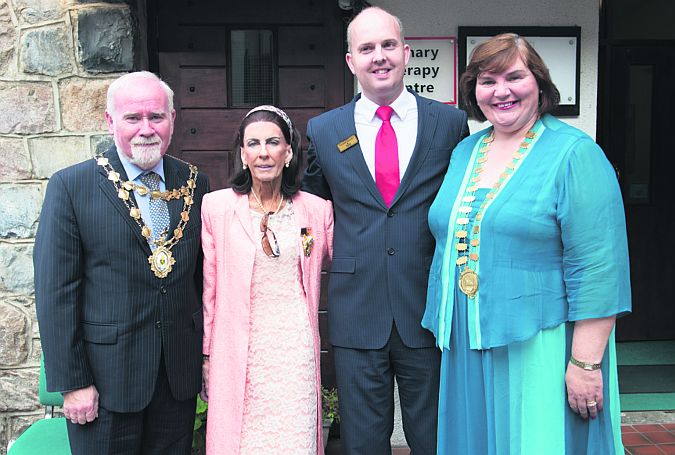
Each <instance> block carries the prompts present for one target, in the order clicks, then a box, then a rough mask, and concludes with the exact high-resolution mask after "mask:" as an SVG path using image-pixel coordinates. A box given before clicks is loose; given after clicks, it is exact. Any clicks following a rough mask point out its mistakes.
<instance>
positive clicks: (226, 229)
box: [201, 189, 333, 455]
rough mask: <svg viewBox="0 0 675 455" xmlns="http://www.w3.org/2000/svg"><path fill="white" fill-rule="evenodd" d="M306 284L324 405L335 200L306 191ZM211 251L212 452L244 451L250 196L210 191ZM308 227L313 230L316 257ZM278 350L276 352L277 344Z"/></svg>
mask: <svg viewBox="0 0 675 455" xmlns="http://www.w3.org/2000/svg"><path fill="white" fill-rule="evenodd" d="M293 210H294V214H295V223H296V225H297V226H296V227H297V232H298V243H297V245H298V254H299V257H300V258H301V259H300V272H301V280H302V286H303V289H304V291H305V295H306V296H307V311H308V312H309V320H310V325H311V329H312V334H313V337H314V351H315V354H314V356H315V361H316V375H317V377H316V384H317V392H316V393H317V403H321V393H320V390H319V386H320V384H321V368H320V365H319V358H320V357H319V356H320V348H321V344H320V340H319V327H318V308H319V295H320V290H321V268H322V263H323V262H324V261H327V260H330V258H331V257H332V247H333V245H332V243H333V209H332V204H331V203H330V202H329V201H325V200H323V199H321V198H319V197H316V196H314V195H311V194H308V193H303V192H298V193H297V194H296V195H294V196H293ZM201 213H202V248H203V250H204V296H203V300H204V345H203V352H204V354H208V355H210V365H211V367H210V372H209V378H208V383H209V413H208V418H207V430H206V448H207V454H213V455H216V454H237V453H239V447H240V441H241V429H242V417H243V405H244V393H245V385H246V363H247V358H248V347H249V314H250V291H251V280H252V273H253V261H254V257H255V249H256V243H257V242H260V233H259V232H253V229H252V226H251V216H250V213H249V203H248V197H247V196H245V195H239V194H237V193H235V192H234V191H232V190H230V189H227V190H220V191H215V192H213V193H209V194H207V195H206V196H205V197H204V200H203V202H202V212H201ZM301 228H311V235H312V237H313V238H314V245H313V247H312V249H311V253H310V255H309V256H305V254H304V251H303V246H302V236H301V235H300V232H301ZM270 348H272V349H273V346H271V347H270ZM316 418H317V429H318V431H317V435H316V437H317V453H318V454H319V455H320V454H322V453H323V443H322V439H321V406H317V416H316Z"/></svg>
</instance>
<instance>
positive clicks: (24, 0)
mask: <svg viewBox="0 0 675 455" xmlns="http://www.w3.org/2000/svg"><path fill="white" fill-rule="evenodd" d="M14 11H16V15H17V16H18V17H19V18H20V19H21V20H22V21H23V22H25V23H28V24H35V23H37V22H43V21H52V20H55V19H58V18H60V17H62V16H63V15H64V13H65V9H64V8H63V1H62V0H14Z"/></svg>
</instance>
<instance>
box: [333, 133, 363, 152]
mask: <svg viewBox="0 0 675 455" xmlns="http://www.w3.org/2000/svg"><path fill="white" fill-rule="evenodd" d="M358 143H359V139H358V138H357V137H356V135H355V134H352V135H351V136H349V137H348V138H347V139H345V140H344V141H342V142H339V143H338V145H337V148H338V150H339V151H340V153H342V152H344V151H345V150H347V149H348V148H350V147H354V146H355V145H356V144H358Z"/></svg>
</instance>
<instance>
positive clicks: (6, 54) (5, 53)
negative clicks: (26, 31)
mask: <svg viewBox="0 0 675 455" xmlns="http://www.w3.org/2000/svg"><path fill="white" fill-rule="evenodd" d="M15 39H16V27H14V24H13V23H12V17H11V16H10V11H9V5H8V4H7V2H6V1H0V74H5V72H6V71H7V66H9V63H10V62H11V60H12V56H13V54H14V41H15Z"/></svg>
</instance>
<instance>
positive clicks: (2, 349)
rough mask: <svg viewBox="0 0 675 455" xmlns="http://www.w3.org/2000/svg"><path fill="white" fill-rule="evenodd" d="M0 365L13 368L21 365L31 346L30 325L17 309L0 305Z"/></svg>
mask: <svg viewBox="0 0 675 455" xmlns="http://www.w3.org/2000/svg"><path fill="white" fill-rule="evenodd" d="M0 326H1V327H2V331H1V332H0V365H3V366H15V365H19V364H21V363H23V362H24V361H25V360H26V359H27V358H28V355H29V354H30V348H31V345H32V333H30V326H31V323H30V321H29V319H28V317H27V315H26V313H24V312H23V311H21V310H20V309H19V308H17V307H15V306H12V305H7V304H3V303H0Z"/></svg>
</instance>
